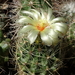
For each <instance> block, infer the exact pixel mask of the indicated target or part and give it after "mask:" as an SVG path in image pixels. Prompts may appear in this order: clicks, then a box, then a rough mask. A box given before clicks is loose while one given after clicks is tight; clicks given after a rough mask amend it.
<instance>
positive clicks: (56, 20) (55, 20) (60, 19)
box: [51, 17, 65, 23]
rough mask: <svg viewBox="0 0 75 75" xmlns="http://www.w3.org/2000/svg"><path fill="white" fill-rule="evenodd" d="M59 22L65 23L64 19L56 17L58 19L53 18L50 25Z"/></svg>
mask: <svg viewBox="0 0 75 75" xmlns="http://www.w3.org/2000/svg"><path fill="white" fill-rule="evenodd" d="M61 21H65V19H64V18H61V17H58V18H55V19H53V20H52V21H51V23H55V22H61Z"/></svg>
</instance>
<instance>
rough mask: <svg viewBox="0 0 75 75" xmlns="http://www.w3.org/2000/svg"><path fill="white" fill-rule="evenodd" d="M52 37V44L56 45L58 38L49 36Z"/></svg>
mask: <svg viewBox="0 0 75 75" xmlns="http://www.w3.org/2000/svg"><path fill="white" fill-rule="evenodd" d="M50 37H51V38H52V45H56V44H57V43H58V42H59V39H58V38H56V37H53V36H50Z"/></svg>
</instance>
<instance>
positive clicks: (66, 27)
mask: <svg viewBox="0 0 75 75" xmlns="http://www.w3.org/2000/svg"><path fill="white" fill-rule="evenodd" d="M52 26H61V27H63V28H65V30H66V31H67V29H68V26H67V25H66V23H54V24H52Z"/></svg>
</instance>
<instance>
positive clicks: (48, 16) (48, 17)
mask: <svg viewBox="0 0 75 75" xmlns="http://www.w3.org/2000/svg"><path fill="white" fill-rule="evenodd" d="M51 16H52V9H50V8H48V15H47V20H50V18H51Z"/></svg>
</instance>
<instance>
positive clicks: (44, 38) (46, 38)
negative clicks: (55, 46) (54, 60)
mask: <svg viewBox="0 0 75 75" xmlns="http://www.w3.org/2000/svg"><path fill="white" fill-rule="evenodd" d="M40 36H41V39H42V41H43V42H44V43H45V44H46V45H47V46H50V45H52V40H51V38H49V36H48V35H47V34H46V33H45V32H43V31H42V32H41V33H40Z"/></svg>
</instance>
